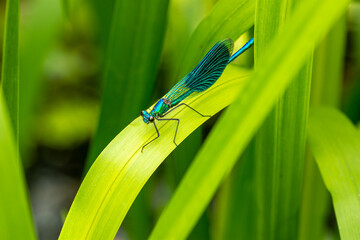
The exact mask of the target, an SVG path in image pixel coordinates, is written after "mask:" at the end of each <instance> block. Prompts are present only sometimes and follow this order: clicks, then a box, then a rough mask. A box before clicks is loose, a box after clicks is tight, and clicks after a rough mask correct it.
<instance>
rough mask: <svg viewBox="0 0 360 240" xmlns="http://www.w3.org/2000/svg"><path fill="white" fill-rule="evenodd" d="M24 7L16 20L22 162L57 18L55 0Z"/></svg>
mask: <svg viewBox="0 0 360 240" xmlns="http://www.w3.org/2000/svg"><path fill="white" fill-rule="evenodd" d="M27 7H28V10H29V11H28V12H29V14H27V15H24V18H23V20H22V21H21V24H20V27H21V32H20V33H21V34H20V89H19V94H20V95H19V110H20V111H19V132H20V136H19V137H20V153H21V155H22V156H23V157H22V160H23V162H24V163H25V165H26V162H27V160H28V159H27V157H28V156H29V154H28V151H29V149H30V148H31V145H32V144H33V143H32V142H31V141H32V140H33V139H32V138H31V137H30V136H31V135H32V133H33V132H32V131H33V129H32V128H31V126H32V124H33V117H34V110H35V108H36V106H37V104H38V102H39V100H40V97H41V96H42V92H43V91H42V90H43V76H42V74H43V66H44V62H45V58H46V56H47V55H48V54H49V52H50V50H51V49H52V47H54V45H55V43H56V38H57V36H58V33H59V30H60V22H61V7H60V1H59V0H34V1H31V2H29V5H28V6H27ZM44 19H46V21H44Z"/></svg>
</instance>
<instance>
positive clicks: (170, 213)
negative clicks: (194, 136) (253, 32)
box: [150, 0, 348, 239]
mask: <svg viewBox="0 0 360 240" xmlns="http://www.w3.org/2000/svg"><path fill="white" fill-rule="evenodd" d="M347 4H348V1H337V0H331V1H329V0H326V1H325V0H322V1H312V0H307V1H304V2H302V3H301V5H299V7H298V8H297V9H296V10H295V12H294V15H293V16H292V17H291V19H290V20H289V22H288V24H287V25H286V26H285V27H284V29H283V30H282V32H281V34H279V35H277V37H276V38H275V40H274V41H273V44H272V45H271V46H270V47H269V49H271V51H268V52H266V53H264V55H263V57H262V58H261V62H259V65H258V68H257V69H258V70H257V71H255V73H254V74H253V76H252V77H251V78H250V80H249V82H248V84H247V85H246V86H245V88H244V89H243V91H241V94H240V95H239V97H238V98H237V99H236V100H235V101H234V103H233V104H232V105H231V107H230V108H229V109H228V111H226V113H225V115H224V116H223V117H222V118H221V120H220V121H219V122H218V124H217V125H216V127H215V129H214V130H213V131H212V132H211V134H210V136H209V138H208V141H206V143H205V145H204V147H203V148H202V149H201V150H200V152H199V154H198V156H197V157H196V159H195V161H194V163H193V164H192V166H191V167H190V169H189V171H188V172H187V174H186V175H185V177H184V179H183V181H182V182H181V184H180V186H179V188H178V190H177V191H176V193H175V195H174V197H173V198H172V200H171V201H170V203H169V205H168V207H167V208H166V209H165V211H164V212H163V214H162V215H161V217H160V219H159V221H158V223H157V225H156V226H155V229H154V231H153V232H152V235H151V237H150V238H151V239H169V238H171V237H172V236H176V237H177V238H179V239H183V238H185V237H186V236H187V234H188V233H189V232H190V230H191V228H192V227H193V226H194V224H195V223H196V221H197V219H198V217H199V216H200V214H201V213H202V211H203V210H204V209H205V207H206V206H207V204H208V203H209V202H210V199H211V197H212V196H213V194H214V192H215V190H216V189H217V187H218V186H219V184H220V182H221V180H222V179H224V177H225V176H226V175H227V173H228V172H229V171H230V170H231V168H232V167H233V166H234V164H235V161H236V159H237V158H238V156H239V155H240V153H241V152H242V150H243V149H244V148H245V147H246V145H247V143H248V142H249V140H250V138H251V137H252V136H253V134H254V133H255V131H256V129H257V128H258V127H259V126H260V124H261V122H262V120H264V118H265V117H266V115H267V113H269V111H270V110H271V107H272V106H273V105H274V103H275V101H276V99H277V98H278V97H279V95H280V94H281V93H283V92H284V90H285V88H286V87H287V86H288V85H289V83H290V80H291V79H292V78H293V77H294V75H295V74H296V73H297V72H298V71H299V69H300V67H301V66H302V65H303V63H304V61H305V59H306V58H307V57H308V56H309V55H310V53H311V51H312V48H313V47H314V45H315V44H317V43H318V42H319V41H320V39H321V38H322V37H323V36H324V35H325V33H326V32H327V31H328V30H329V29H330V27H331V26H332V24H334V22H335V21H336V20H337V19H338V18H339V17H340V15H341V14H343V13H344V12H345V10H346V7H347ZM325 15H326V16H327V17H326V18H324V16H325ZM194 183H196V184H194Z"/></svg>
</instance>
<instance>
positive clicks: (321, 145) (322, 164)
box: [308, 108, 360, 239]
mask: <svg viewBox="0 0 360 240" xmlns="http://www.w3.org/2000/svg"><path fill="white" fill-rule="evenodd" d="M308 140H309V146H310V149H311V151H312V153H313V154H314V156H315V159H316V162H317V165H318V166H319V169H320V172H321V175H322V177H323V179H324V181H325V185H326V187H327V189H328V190H329V191H330V193H331V196H332V199H333V204H334V208H335V214H336V220H337V223H338V226H339V231H340V236H341V239H358V238H359V236H360V134H359V132H358V130H357V129H356V127H355V126H354V125H353V124H352V123H351V122H350V120H349V119H347V118H346V117H345V116H344V115H343V114H341V113H340V112H339V111H337V110H335V109H331V108H313V109H311V111H310V116H309V131H308Z"/></svg>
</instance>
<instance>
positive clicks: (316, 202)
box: [298, 16, 346, 240]
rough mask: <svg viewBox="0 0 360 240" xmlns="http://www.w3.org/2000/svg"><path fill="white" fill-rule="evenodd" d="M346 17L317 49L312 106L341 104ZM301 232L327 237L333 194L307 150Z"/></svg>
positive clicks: (311, 236) (309, 236)
mask: <svg viewBox="0 0 360 240" xmlns="http://www.w3.org/2000/svg"><path fill="white" fill-rule="evenodd" d="M345 34H346V17H345V16H343V17H341V19H340V21H339V22H337V23H336V24H335V25H334V27H333V28H332V29H331V30H330V32H329V33H328V35H327V36H326V38H325V39H324V40H323V41H322V42H321V43H320V44H319V45H318V47H317V48H316V49H315V52H314V65H313V78H312V81H311V84H312V85H311V102H310V104H311V106H318V105H333V106H338V105H339V100H340V92H341V87H340V86H341V82H342V76H343V75H342V68H343V67H342V66H343V57H344V53H345ZM303 181H304V183H303V189H302V206H301V213H300V214H301V220H300V232H299V237H298V239H307V240H311V239H313V240H318V239H322V238H324V236H325V232H326V233H328V229H326V227H327V226H326V222H327V218H328V216H329V211H330V208H329V207H330V195H329V193H328V191H327V190H326V188H325V185H324V182H323V180H322V179H321V175H320V172H319V169H318V167H317V166H316V163H315V160H314V159H313V157H312V156H311V154H310V153H309V151H307V154H306V158H305V164H304V177H303Z"/></svg>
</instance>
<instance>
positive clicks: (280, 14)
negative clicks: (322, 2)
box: [253, 0, 312, 239]
mask: <svg viewBox="0 0 360 240" xmlns="http://www.w3.org/2000/svg"><path fill="white" fill-rule="evenodd" d="M300 2H301V1H296V0H285V1H277V0H270V1H269V0H263V1H261V0H259V1H257V2H256V3H257V5H256V9H257V11H256V12H255V39H256V41H255V50H256V51H255V59H254V60H255V68H256V67H258V65H257V63H258V62H260V61H261V57H263V55H262V53H263V52H264V51H265V50H266V49H268V50H270V51H271V49H270V46H269V45H270V42H271V40H272V39H273V38H274V35H275V34H276V33H277V32H278V31H281V29H282V28H283V26H284V24H286V21H287V20H288V19H289V17H290V16H291V13H292V11H293V8H294V6H295V5H297V4H298V3H300ZM311 67H312V56H310V55H309V56H308V58H307V60H306V62H305V64H304V65H303V67H302V68H301V69H300V71H299V73H298V74H297V75H296V76H295V77H294V79H293V81H292V83H291V84H290V85H289V87H288V89H287V90H286V91H285V92H284V94H283V96H281V98H280V99H279V100H278V102H277V103H276V105H275V107H274V109H273V110H272V111H271V112H270V114H269V115H268V116H267V118H266V120H265V122H264V124H263V126H262V127H261V128H260V129H259V131H258V133H257V135H256V136H255V138H254V145H255V147H254V148H253V160H254V161H255V164H256V168H255V169H256V170H255V171H256V172H255V179H256V180H255V181H256V190H255V191H256V203H257V209H256V210H255V209H254V210H255V211H254V212H253V215H256V216H257V221H256V223H257V228H256V229H257V234H258V238H259V239H295V238H296V237H297V233H298V226H299V213H300V211H299V209H300V200H301V197H300V196H301V186H302V175H303V161H304V156H305V140H306V123H307V116H308V106H309V96H310V82H311V81H310V80H311ZM285 71H286V70H285Z"/></svg>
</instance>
